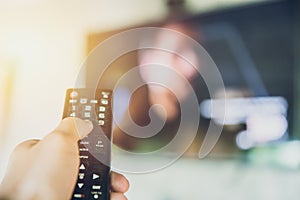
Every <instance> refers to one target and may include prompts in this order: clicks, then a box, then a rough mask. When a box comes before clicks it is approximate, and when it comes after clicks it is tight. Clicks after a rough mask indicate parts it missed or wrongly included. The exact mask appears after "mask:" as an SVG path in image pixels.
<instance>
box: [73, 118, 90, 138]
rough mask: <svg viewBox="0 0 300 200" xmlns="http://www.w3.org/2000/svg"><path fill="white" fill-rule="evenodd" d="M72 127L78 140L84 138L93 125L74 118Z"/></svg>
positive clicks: (87, 121)
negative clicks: (73, 126)
mask: <svg viewBox="0 0 300 200" xmlns="http://www.w3.org/2000/svg"><path fill="white" fill-rule="evenodd" d="M74 125H75V128H76V131H77V134H78V135H79V138H80V139H82V138H84V137H86V136H87V135H88V134H89V133H90V132H91V131H92V130H93V123H92V122H91V121H89V120H82V119H79V118H74Z"/></svg>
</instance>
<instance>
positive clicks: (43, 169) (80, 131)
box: [0, 118, 129, 200]
mask: <svg viewBox="0 0 300 200" xmlns="http://www.w3.org/2000/svg"><path fill="white" fill-rule="evenodd" d="M92 129H93V124H92V123H91V122H87V121H83V120H81V119H78V118H65V119H64V120H62V121H61V123H60V124H59V126H58V127H57V128H56V129H55V130H53V131H52V132H51V133H50V134H48V135H47V136H46V137H45V138H43V139H42V140H28V141H26V142H23V143H21V144H19V145H18V146H17V147H16V148H15V150H14V151H13V153H12V155H11V158H10V162H9V165H8V169H7V172H6V174H5V177H4V179H3V181H2V183H1V185H0V199H1V197H2V196H3V198H4V199H18V200H29V199H30V200H31V199H34V200H35V199H43V200H48V199H49V200H53V199H56V200H67V199H71V195H72V192H73V189H74V187H75V184H76V180H77V176H78V167H79V150H78V145H77V142H78V140H79V139H82V138H83V137H85V136H86V135H88V133H89V132H91V130H92ZM128 188H129V183H128V180H127V179H126V178H125V177H124V176H123V175H121V174H118V173H116V172H112V173H111V190H112V191H111V195H110V198H111V200H123V199H124V200H125V199H127V198H126V197H125V195H124V193H125V192H126V191H127V190H128Z"/></svg>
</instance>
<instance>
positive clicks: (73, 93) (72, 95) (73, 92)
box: [70, 91, 78, 99]
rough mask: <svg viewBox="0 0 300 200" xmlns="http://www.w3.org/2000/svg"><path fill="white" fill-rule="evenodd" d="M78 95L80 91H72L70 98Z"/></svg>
mask: <svg viewBox="0 0 300 200" xmlns="http://www.w3.org/2000/svg"><path fill="white" fill-rule="evenodd" d="M77 96H78V92H76V91H72V92H71V93H70V98H72V99H73V98H76V97H77Z"/></svg>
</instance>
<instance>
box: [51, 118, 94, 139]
mask: <svg viewBox="0 0 300 200" xmlns="http://www.w3.org/2000/svg"><path fill="white" fill-rule="evenodd" d="M92 129H93V123H92V122H91V121H84V120H82V119H79V118H76V117H67V118H64V119H63V120H62V121H61V122H60V124H59V125H58V127H56V128H55V129H54V131H53V132H52V133H50V134H49V135H51V134H62V135H64V136H66V137H69V138H72V139H74V140H76V141H77V140H80V139H82V138H84V137H85V136H87V135H88V134H89V133H90V132H91V131H92Z"/></svg>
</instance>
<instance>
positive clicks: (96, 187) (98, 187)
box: [92, 185, 101, 190]
mask: <svg viewBox="0 0 300 200" xmlns="http://www.w3.org/2000/svg"><path fill="white" fill-rule="evenodd" d="M92 188H93V190H100V189H101V185H93V186H92Z"/></svg>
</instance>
